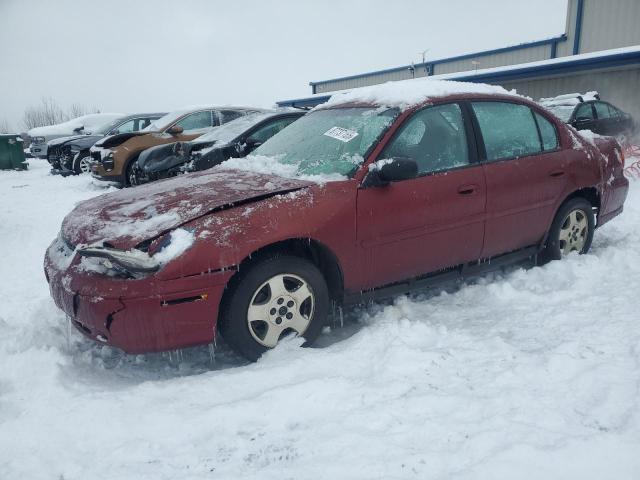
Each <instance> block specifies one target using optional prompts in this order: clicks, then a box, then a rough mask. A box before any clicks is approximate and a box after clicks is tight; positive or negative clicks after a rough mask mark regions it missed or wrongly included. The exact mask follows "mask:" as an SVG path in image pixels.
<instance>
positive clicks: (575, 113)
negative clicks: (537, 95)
mask: <svg viewBox="0 0 640 480" xmlns="http://www.w3.org/2000/svg"><path fill="white" fill-rule="evenodd" d="M538 103H540V105H542V106H543V107H545V108H547V109H549V110H551V112H552V113H553V114H554V115H556V116H557V117H558V118H559V119H560V120H562V121H563V122H566V123H568V124H569V125H571V126H573V127H574V128H575V129H577V130H591V131H592V132H594V133H597V134H599V135H608V136H611V137H616V138H618V139H619V140H622V141H623V143H624V142H625V141H626V140H628V139H629V138H630V137H632V136H633V135H634V133H635V130H636V126H635V122H634V121H633V118H632V117H631V115H629V114H628V113H625V112H623V111H622V110H620V109H619V108H617V107H614V106H613V105H611V104H610V103H608V102H603V101H602V100H600V95H598V93H597V92H588V93H585V94H584V95H578V94H574V93H572V94H568V95H559V96H557V97H553V98H541V99H540V100H539V102H538Z"/></svg>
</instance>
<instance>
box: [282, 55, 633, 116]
mask: <svg viewBox="0 0 640 480" xmlns="http://www.w3.org/2000/svg"><path fill="white" fill-rule="evenodd" d="M633 64H638V65H640V47H639V48H635V49H632V50H625V49H617V51H616V50H614V51H612V52H611V53H604V54H601V55H599V54H597V53H596V54H582V55H577V56H569V57H561V58H556V59H550V60H542V61H538V62H530V63H522V64H519V65H513V66H505V67H495V68H488V69H485V70H479V71H477V72H476V71H467V72H459V73H450V74H444V75H435V76H433V77H421V78H420V79H416V81H420V80H424V79H425V78H433V79H446V80H455V81H464V82H474V83H475V82H484V83H499V82H504V81H508V80H520V79H525V78H531V77H544V76H551V75H563V74H567V73H572V72H580V71H585V70H594V69H603V68H614V67H620V66H626V65H633ZM329 98H331V94H330V93H329V94H326V95H315V96H311V97H306V98H298V99H294V100H281V101H279V102H276V103H277V104H278V106H280V107H285V106H290V107H301V108H306V107H313V106H316V105H319V104H321V103H324V102H326V101H327V100H329Z"/></svg>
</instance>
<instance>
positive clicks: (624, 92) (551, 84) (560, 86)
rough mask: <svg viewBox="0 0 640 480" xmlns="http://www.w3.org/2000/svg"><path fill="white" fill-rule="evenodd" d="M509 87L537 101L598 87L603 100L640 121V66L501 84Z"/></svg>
mask: <svg viewBox="0 0 640 480" xmlns="http://www.w3.org/2000/svg"><path fill="white" fill-rule="evenodd" d="M501 85H502V86H503V87H505V88H507V89H512V88H515V89H516V90H517V91H518V93H520V94H522V95H527V96H529V97H531V98H533V99H534V100H537V99H539V98H541V97H553V96H556V95H560V94H563V93H574V92H579V93H584V92H587V91H589V90H593V89H597V90H598V93H600V96H601V98H602V99H603V100H606V101H610V102H611V103H613V104H614V105H616V106H618V107H620V108H621V109H622V110H624V111H626V112H627V113H630V114H631V115H633V117H634V118H635V119H636V121H640V96H639V95H638V93H637V92H638V85H640V68H639V67H634V68H632V69H626V70H614V71H602V72H598V71H590V72H587V73H581V74H575V75H567V76H562V77H547V78H539V79H536V80H516V81H512V82H503V83H502V84H501Z"/></svg>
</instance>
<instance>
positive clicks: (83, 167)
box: [79, 156, 91, 173]
mask: <svg viewBox="0 0 640 480" xmlns="http://www.w3.org/2000/svg"><path fill="white" fill-rule="evenodd" d="M79 165H80V172H81V173H89V172H90V171H91V162H89V157H88V156H87V157H82V158H81V159H80V164H79Z"/></svg>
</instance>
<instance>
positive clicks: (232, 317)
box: [218, 255, 329, 362]
mask: <svg viewBox="0 0 640 480" xmlns="http://www.w3.org/2000/svg"><path fill="white" fill-rule="evenodd" d="M281 275H284V277H286V278H287V279H289V280H293V281H294V286H295V279H292V277H287V275H291V276H295V277H298V279H302V280H303V281H304V282H306V286H307V287H308V289H309V291H310V293H311V295H312V297H311V302H312V311H311V314H310V315H309V320H308V326H307V327H306V330H304V332H303V333H302V336H303V337H304V339H305V343H304V345H303V346H305V347H306V346H309V345H311V344H312V343H313V342H314V341H315V340H316V339H317V338H318V336H319V335H320V333H321V332H322V327H323V326H324V325H325V322H326V319H327V315H328V313H329V291H328V288H327V283H326V281H325V279H324V277H323V275H322V273H321V272H320V270H318V268H317V267H316V266H315V265H314V264H313V263H311V262H309V261H308V260H305V259H303V258H300V257H295V256H290V255H275V256H270V257H265V258H262V259H258V260H256V261H253V262H251V263H249V264H248V265H246V266H243V268H242V269H241V270H240V272H239V273H238V274H237V277H234V279H233V280H232V281H231V283H230V285H229V290H228V294H227V295H226V296H225V299H224V300H223V303H222V305H221V311H220V317H219V320H218V331H219V332H220V333H221V334H222V336H223V337H224V339H225V341H226V342H227V343H228V344H229V345H230V346H231V348H233V349H234V350H235V351H236V352H237V353H239V354H240V355H242V356H243V357H245V358H247V359H248V360H250V361H252V362H255V361H257V360H258V359H259V358H260V356H261V355H262V354H263V353H264V352H266V351H267V350H268V349H269V347H267V346H265V345H263V344H261V343H260V342H259V341H258V340H257V339H256V337H258V338H259V337H260V333H261V332H260V331H258V329H257V327H260V326H262V325H264V328H266V330H268V329H270V328H274V330H275V331H278V330H277V329H284V330H282V331H281V334H280V335H281V336H280V337H277V338H280V339H281V338H282V337H283V336H284V335H282V334H284V333H286V332H287V331H288V330H289V329H288V328H287V326H286V324H285V323H284V322H283V320H280V321H279V322H278V324H279V326H278V327H276V325H275V322H276V321H278V320H277V319H275V318H273V317H272V318H271V321H270V322H271V323H269V321H264V322H262V321H254V323H252V326H251V327H250V326H249V321H248V318H249V307H250V305H254V306H256V305H258V306H263V305H264V307H263V308H265V309H267V310H268V309H269V308H270V307H271V306H273V302H278V301H279V297H277V296H274V295H271V293H269V295H267V297H265V298H266V300H265V301H264V302H263V303H256V302H257V298H258V296H259V295H261V294H263V295H264V293H263V292H264V291H265V290H264V289H265V288H266V289H267V290H268V291H269V292H271V290H270V288H269V287H268V286H266V283H268V282H270V281H271V280H274V279H276V278H279V276H281ZM291 291H292V292H294V294H295V291H296V290H291ZM303 303H304V305H300V306H298V305H295V306H293V307H291V312H294V311H295V309H298V313H300V310H301V309H303V308H304V307H307V308H308V306H309V300H308V299H307V300H306V301H305V302H303ZM282 306H285V305H282ZM282 306H281V307H282ZM281 307H280V308H281ZM270 311H271V312H273V311H275V308H271V310H270ZM274 315H278V313H274ZM279 315H282V319H284V318H285V314H282V313H279ZM286 315H287V318H289V317H288V315H289V313H286ZM292 318H293V317H292ZM280 322H282V323H280ZM285 322H286V320H285ZM264 328H263V329H264ZM266 330H265V335H264V338H265V339H266ZM292 332H295V330H292Z"/></svg>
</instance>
